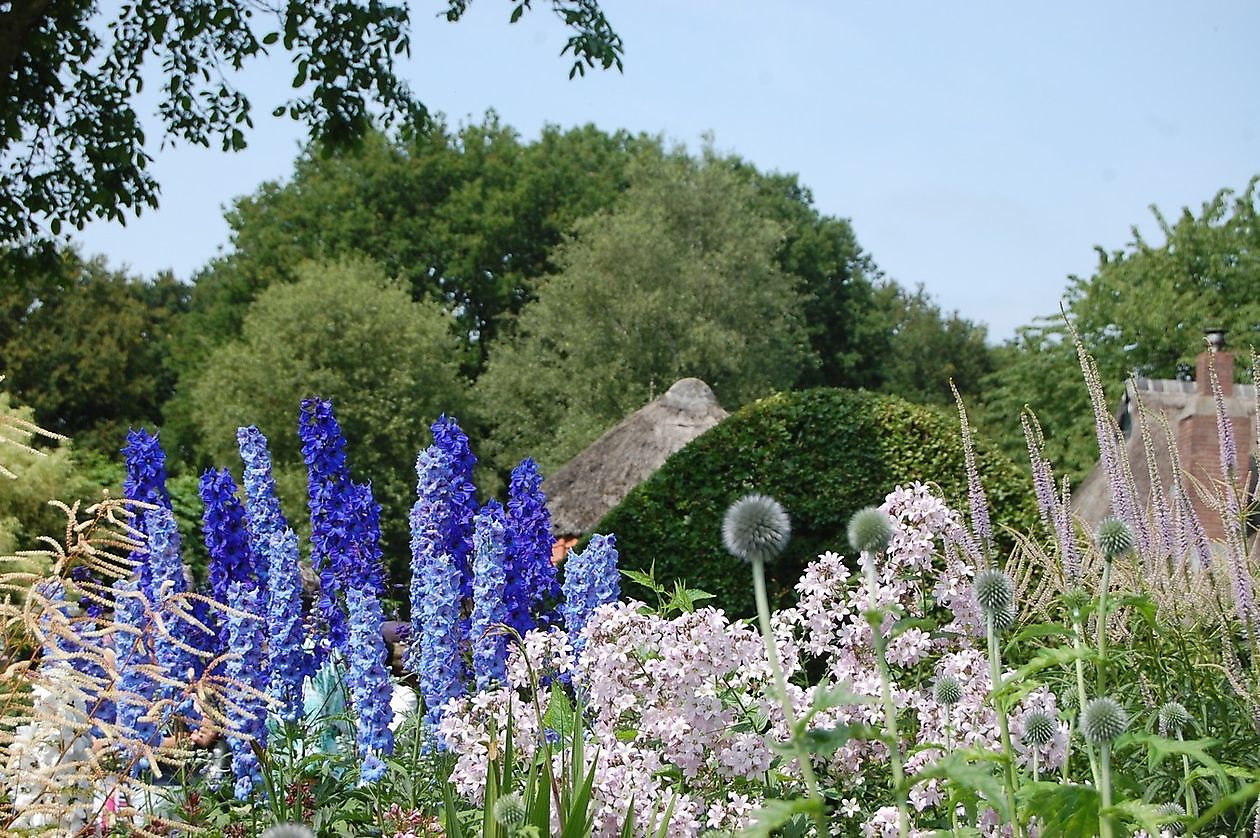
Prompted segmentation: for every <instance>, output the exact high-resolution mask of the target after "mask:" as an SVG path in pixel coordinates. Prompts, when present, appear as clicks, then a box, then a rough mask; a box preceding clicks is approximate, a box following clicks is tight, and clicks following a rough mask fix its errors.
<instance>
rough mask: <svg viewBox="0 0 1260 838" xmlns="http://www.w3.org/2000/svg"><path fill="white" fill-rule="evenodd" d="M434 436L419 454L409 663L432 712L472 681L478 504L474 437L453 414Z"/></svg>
mask: <svg viewBox="0 0 1260 838" xmlns="http://www.w3.org/2000/svg"><path fill="white" fill-rule="evenodd" d="M433 438H434V443H433V444H432V445H430V446H429V447H428V448H426V449H424V450H423V451H421V452H420V455H419V457H417V459H416V475H417V478H418V481H417V484H416V503H415V505H414V506H413V507H412V508H411V589H410V594H411V629H412V639H411V642H410V644H409V645H408V647H407V658H406V666H407V668H408V669H409V670H410V671H412V672H415V673H416V674H417V675H418V676H419V679H420V694H421V695H422V696H423V698H424V703H425V707H426V708H427V713H428V719H429V720H430V721H431V722H436V721H437V719H438V718H439V717H440V716H441V708H442V705H443V704H445V703H446V701H448V700H449V699H451V698H454V697H456V696H458V695H460V694H461V693H462V692H463V689H464V685H465V671H464V664H463V650H464V648H465V645H466V641H465V635H466V634H467V627H466V620H465V619H464V616H463V613H462V603H463V601H464V600H465V599H466V598H468V597H470V596H471V595H472V589H471V579H470V577H471V568H470V567H469V563H468V556H469V553H470V551H471V549H472V517H473V513H474V512H475V510H476V501H475V498H474V491H475V490H474V488H473V485H472V467H473V463H474V462H475V459H474V458H473V456H472V451H471V450H470V449H469V447H468V438H467V437H466V436H464V434H463V432H462V431H460V430H459V426H458V425H457V424H456V423H455V422H454V420H452V419H448V418H447V417H445V416H442V417H440V418H439V419H438V421H437V422H435V423H434V424H433Z"/></svg>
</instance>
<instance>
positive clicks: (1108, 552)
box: [1094, 518, 1135, 561]
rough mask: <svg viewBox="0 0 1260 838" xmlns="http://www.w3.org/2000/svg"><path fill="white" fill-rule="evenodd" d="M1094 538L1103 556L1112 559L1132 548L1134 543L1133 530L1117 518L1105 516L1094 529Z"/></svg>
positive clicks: (1108, 559)
mask: <svg viewBox="0 0 1260 838" xmlns="http://www.w3.org/2000/svg"><path fill="white" fill-rule="evenodd" d="M1094 540H1095V541H1096V542H1097V543H1098V549H1099V550H1101V551H1102V554H1103V558H1104V559H1106V560H1107V561H1112V560H1113V559H1117V558H1119V557H1120V556H1123V555H1124V554H1125V553H1127V552H1129V551H1130V550H1132V549H1133V545H1134V543H1135V541H1134V538H1133V530H1132V529H1130V528H1129V525H1128V524H1126V523H1125V522H1124V521H1121V520H1120V519H1119V518H1106V519H1104V520H1102V521H1100V522H1099V523H1098V529H1096V530H1094Z"/></svg>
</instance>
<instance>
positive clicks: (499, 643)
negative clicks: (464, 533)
mask: <svg viewBox="0 0 1260 838" xmlns="http://www.w3.org/2000/svg"><path fill="white" fill-rule="evenodd" d="M505 518H506V516H505V515H504V512H503V507H502V506H501V505H500V504H499V502H498V501H496V500H492V501H489V502H488V503H486V505H485V506H483V507H482V508H481V511H479V512H478V513H477V514H476V515H475V516H474V517H473V561H472V567H473V612H472V621H471V630H470V632H469V633H470V636H471V640H472V649H473V653H472V662H473V676H474V678H475V679H476V684H477V689H478V690H479V691H480V690H484V689H488V688H489V687H490V686H491V685H492V684H493V683H494V682H496V681H498V682H502V681H503V680H504V673H505V670H506V664H507V638H506V637H505V636H504V635H503V634H502V633H501V632H499V631H496V630H495V626H497V625H499V624H500V623H504V622H506V621H507V618H508V608H507V602H506V601H505V600H504V594H505V592H506V588H507V573H506V567H505V565H506V560H507V524H506V520H505Z"/></svg>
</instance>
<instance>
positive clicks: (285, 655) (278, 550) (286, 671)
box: [264, 527, 312, 722]
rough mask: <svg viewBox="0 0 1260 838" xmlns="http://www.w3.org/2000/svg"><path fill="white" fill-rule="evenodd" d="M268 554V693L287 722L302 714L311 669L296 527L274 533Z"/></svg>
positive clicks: (279, 714) (267, 548)
mask: <svg viewBox="0 0 1260 838" xmlns="http://www.w3.org/2000/svg"><path fill="white" fill-rule="evenodd" d="M264 549H265V551H266V552H265V555H266V556H267V557H268V561H269V562H270V565H271V587H270V588H269V589H268V591H267V633H268V641H267V675H268V683H267V694H268V695H269V696H271V698H273V699H275V700H276V702H277V703H278V704H279V709H278V710H277V715H278V716H279V717H280V718H281V719H283V720H284V721H286V722H296V721H297V720H298V719H300V718H301V717H302V678H303V677H304V676H305V675H307V674H308V673H310V672H311V670H312V667H311V662H310V656H309V655H308V654H307V653H306V650H305V648H304V647H303V641H304V640H305V635H304V631H303V626H302V573H301V570H300V568H299V567H298V543H297V536H296V535H294V533H293V530H291V529H289V528H287V527H286V528H285V529H284V531H283V532H280V533H272V534H271V535H270V536H269V540H268V543H267V545H266V547H265V548H264Z"/></svg>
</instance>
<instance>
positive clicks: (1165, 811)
mask: <svg viewBox="0 0 1260 838" xmlns="http://www.w3.org/2000/svg"><path fill="white" fill-rule="evenodd" d="M1185 816H1186V807H1185V806H1182V805H1181V804H1180V803H1161V804H1159V818H1160V819H1161V820H1163V819H1164V818H1170V819H1171V820H1169V821H1165V822H1164V823H1163V824H1161V826H1163V827H1164V831H1165V832H1168V833H1169V834H1172V835H1181V834H1183V833H1184V832H1185V831H1186V824H1185V821H1184V820H1181V819H1182V818H1185Z"/></svg>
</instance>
